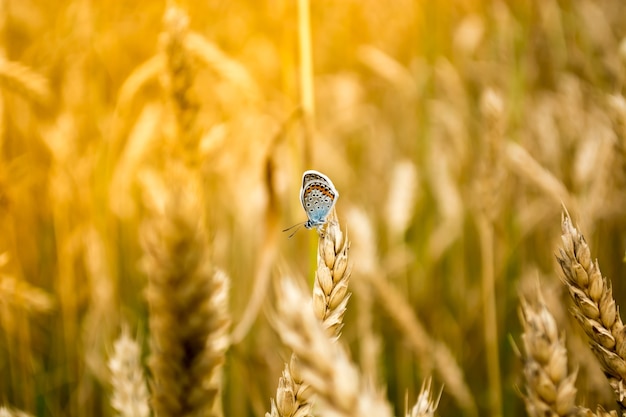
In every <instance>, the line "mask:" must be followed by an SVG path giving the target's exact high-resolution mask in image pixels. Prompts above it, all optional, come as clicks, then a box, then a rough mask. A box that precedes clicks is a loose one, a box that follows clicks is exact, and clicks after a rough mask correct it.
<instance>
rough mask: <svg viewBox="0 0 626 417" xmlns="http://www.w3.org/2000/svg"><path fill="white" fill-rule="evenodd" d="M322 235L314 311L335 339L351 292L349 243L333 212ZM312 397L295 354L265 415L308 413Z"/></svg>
mask: <svg viewBox="0 0 626 417" xmlns="http://www.w3.org/2000/svg"><path fill="white" fill-rule="evenodd" d="M319 236H320V238H319V241H318V246H317V270H316V272H315V282H314V283H313V311H314V312H315V316H316V317H317V318H318V320H319V321H320V323H321V324H322V327H323V328H324V330H325V331H326V335H327V336H328V337H329V338H330V340H331V341H333V342H335V341H337V339H339V336H340V335H341V328H342V327H343V316H344V314H345V312H346V307H347V304H348V300H349V299H350V295H351V294H350V293H349V292H348V282H349V280H350V273H351V270H350V268H349V265H348V250H349V248H350V242H349V240H348V238H347V236H344V235H343V233H342V232H341V228H340V226H339V223H338V222H337V220H336V216H335V214H334V212H333V214H332V216H330V218H329V220H328V222H327V223H326V225H325V226H324V227H323V228H322V229H320V232H319ZM310 397H311V390H310V389H309V385H308V384H306V383H305V381H303V380H302V377H301V375H300V370H299V367H298V358H297V357H296V356H295V355H292V356H291V360H290V361H289V364H285V369H284V370H283V374H282V376H281V377H280V380H279V382H278V388H277V389H276V400H272V402H271V410H270V413H266V417H292V416H293V417H301V416H308V415H309V413H310V411H311V407H312V404H311V401H310V400H311V398H310Z"/></svg>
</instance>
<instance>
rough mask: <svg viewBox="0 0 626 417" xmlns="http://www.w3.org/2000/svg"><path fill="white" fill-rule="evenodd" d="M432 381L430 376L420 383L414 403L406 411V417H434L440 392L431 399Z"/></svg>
mask: <svg viewBox="0 0 626 417" xmlns="http://www.w3.org/2000/svg"><path fill="white" fill-rule="evenodd" d="M432 382H433V380H432V378H428V379H427V380H426V381H425V382H424V383H423V384H422V389H421V390H420V393H419V395H418V396H417V400H415V405H414V406H413V408H411V409H410V410H408V411H407V412H406V417H434V415H435V411H437V406H438V405H439V400H440V399H441V392H440V393H439V396H438V397H437V398H436V399H433V391H432Z"/></svg>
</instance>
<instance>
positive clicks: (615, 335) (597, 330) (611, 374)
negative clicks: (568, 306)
mask: <svg viewBox="0 0 626 417" xmlns="http://www.w3.org/2000/svg"><path fill="white" fill-rule="evenodd" d="M561 226H562V232H563V234H562V236H561V247H560V248H559V253H558V255H557V260H558V262H559V264H560V266H561V270H562V271H563V276H564V283H565V284H566V285H567V287H568V289H569V294H570V296H571V298H572V300H573V301H574V308H573V313H574V317H576V319H577V320H578V322H579V324H580V325H581V327H582V328H583V330H585V333H586V334H587V336H588V338H589V342H590V344H591V349H592V350H593V352H594V353H595V355H596V357H597V358H598V360H599V361H600V363H601V364H602V366H603V368H604V371H605V374H606V377H607V379H608V380H609V383H610V385H611V387H612V388H613V391H614V392H615V397H616V400H617V402H618V404H619V405H620V407H621V408H622V410H626V398H625V395H626V389H625V387H624V378H626V360H625V359H626V329H625V328H624V325H623V323H622V319H621V318H620V316H619V313H618V309H617V305H616V303H615V300H614V299H613V294H612V289H611V283H610V281H609V280H608V279H606V278H603V277H602V273H601V272H600V265H599V264H598V261H597V260H596V261H595V262H594V261H593V260H592V259H591V251H590V250H589V246H588V245H587V242H586V241H585V238H584V236H583V235H582V234H581V233H580V232H579V231H578V230H577V229H576V228H575V227H574V226H573V225H572V220H571V219H570V217H569V215H567V214H563V218H562V222H561Z"/></svg>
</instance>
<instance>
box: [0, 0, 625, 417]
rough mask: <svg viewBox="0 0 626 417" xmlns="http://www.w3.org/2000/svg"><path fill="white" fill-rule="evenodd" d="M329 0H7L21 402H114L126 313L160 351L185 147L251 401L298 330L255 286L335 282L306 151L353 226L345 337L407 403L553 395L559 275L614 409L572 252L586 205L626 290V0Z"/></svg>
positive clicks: (93, 410)
mask: <svg viewBox="0 0 626 417" xmlns="http://www.w3.org/2000/svg"><path fill="white" fill-rule="evenodd" d="M303 4H306V2H303V1H301V2H296V1H282V0H268V1H259V2H248V1H237V0H235V1H212V0H207V1H203V2H195V1H188V2H183V1H181V2H179V3H178V6H179V8H178V9H176V10H178V11H177V12H171V10H172V7H168V6H172V5H173V3H166V2H164V1H138V2H121V1H113V2H106V3H105V2H102V3H100V2H93V1H88V0H68V1H66V0H60V1H56V2H45V1H33V0H3V1H0V97H1V100H0V375H2V377H0V404H6V405H11V406H13V407H16V408H19V409H22V410H24V411H27V412H29V413H32V414H33V415H37V416H61V415H63V416H78V415H103V416H108V415H114V411H113V409H112V408H111V406H110V404H109V396H110V392H111V386H110V382H109V374H108V369H107V360H108V357H109V355H110V353H111V351H112V344H113V341H114V340H115V339H116V338H117V337H118V335H119V334H120V330H121V328H122V326H123V325H126V326H128V327H129V328H130V329H131V333H132V334H134V335H137V336H138V337H139V340H141V341H142V342H143V345H144V350H143V352H144V355H145V356H147V355H148V354H149V352H148V350H149V349H148V344H147V342H146V340H147V338H148V308H147V305H146V299H145V287H146V276H145V274H144V272H143V270H142V268H141V265H140V260H141V259H142V255H143V251H142V246H141V243H140V235H141V229H142V225H143V224H144V223H145V221H144V219H145V218H146V215H147V213H148V212H149V211H150V203H149V201H148V200H149V198H148V197H147V196H148V195H151V194H158V189H159V184H161V183H162V182H163V181H166V180H167V179H168V178H169V175H170V171H169V166H170V162H168V161H170V160H172V159H175V160H177V161H184V163H185V164H186V165H187V166H188V167H189V170H191V171H193V172H195V173H197V174H198V175H199V176H200V178H201V179H202V180H201V184H202V193H203V195H204V200H203V201H204V208H205V211H204V212H203V213H198V215H199V216H204V217H206V220H205V223H206V228H207V230H208V236H209V241H210V248H211V260H212V262H213V264H214V265H215V267H216V268H219V269H222V270H223V271H225V272H226V273H227V274H228V276H229V277H230V279H231V297H230V306H231V314H232V321H233V331H234V332H235V333H234V334H235V336H236V337H235V340H234V344H233V346H232V347H231V349H230V350H229V352H228V354H227V362H226V365H225V368H224V386H223V393H222V399H223V405H224V410H225V415H229V416H262V415H264V413H265V412H266V411H268V410H269V405H270V398H271V397H274V396H275V392H276V387H277V383H278V377H279V376H280V372H281V370H282V367H283V363H284V361H285V360H288V358H289V355H290V352H289V351H288V350H287V349H286V348H285V347H283V346H282V345H281V344H280V341H279V338H277V337H276V334H275V332H274V330H272V328H271V326H270V325H269V324H268V320H267V318H266V313H267V312H268V311H271V310H272V302H271V297H270V298H268V299H265V298H264V300H265V301H264V302H263V303H261V304H259V305H258V306H254V308H250V305H251V304H254V303H253V302H252V301H251V300H254V299H255V294H256V298H258V297H259V294H265V292H264V291H265V290H267V287H268V285H269V284H268V282H269V280H270V279H271V278H273V277H279V276H282V275H292V276H294V277H297V278H298V279H301V280H302V282H303V283H304V282H306V283H308V284H309V285H310V283H311V282H312V279H313V274H314V268H315V256H316V242H317V235H316V234H315V233H314V232H311V231H306V230H303V231H300V232H298V233H297V234H296V235H295V236H294V237H293V238H291V239H288V238H287V235H286V234H282V233H281V230H282V229H284V228H286V227H288V226H291V225H292V224H294V223H297V222H300V221H303V220H305V213H304V211H303V210H302V208H301V206H300V202H299V189H300V181H301V175H302V172H303V171H304V170H306V169H316V170H319V171H321V172H323V173H325V174H326V175H328V176H329V177H330V178H331V179H332V181H333V182H334V184H335V185H336V187H337V189H338V190H339V193H340V198H339V200H338V203H337V206H336V208H337V212H338V218H339V222H340V224H341V226H342V228H344V229H347V231H348V235H349V238H350V240H351V245H352V246H351V252H350V259H351V262H352V266H353V273H352V279H351V283H352V285H353V288H352V291H353V292H354V294H353V297H352V299H351V300H350V304H349V306H348V313H347V316H346V319H345V327H344V329H343V335H342V340H343V342H344V343H346V344H347V345H348V346H349V347H350V350H351V354H352V358H353V360H354V361H356V362H357V363H358V364H359V365H360V366H361V369H362V371H363V372H364V374H365V375H366V376H368V377H369V378H371V379H372V380H373V381H374V383H375V385H377V386H379V387H384V388H385V389H386V392H387V397H388V399H389V401H390V403H391V404H393V405H394V407H395V410H394V411H395V415H403V413H404V411H405V406H406V404H407V403H406V399H405V398H408V404H412V403H413V402H414V400H415V397H416V395H417V393H418V391H419V388H420V386H421V384H422V381H424V380H425V379H426V378H427V377H428V376H430V375H433V377H434V386H435V387H436V388H437V389H438V388H439V387H441V386H442V385H444V388H443V395H442V399H441V404H440V406H439V410H438V414H439V415H441V416H447V415H468V416H475V415H494V416H497V415H506V416H522V415H525V411H524V403H523V400H522V399H521V398H520V391H521V390H522V386H523V380H522V373H521V369H522V368H521V362H520V360H519V358H518V357H517V356H516V354H515V351H516V348H515V346H516V345H517V344H518V343H519V337H520V336H519V335H520V325H519V321H518V316H517V314H518V313H517V311H518V305H519V294H520V293H525V292H527V291H529V290H533V289H534V288H536V287H537V286H541V287H542V288H543V292H544V295H545V297H546V299H547V301H548V304H549V307H550V309H551V311H552V312H553V314H555V315H556V316H557V319H558V321H559V324H560V326H561V329H562V331H563V332H564V333H566V335H567V339H566V340H567V343H568V348H569V355H570V356H569V357H570V366H571V368H572V369H574V368H575V367H579V378H578V388H579V396H578V403H579V404H582V405H586V406H588V407H590V408H595V405H596V404H603V405H605V406H606V407H607V408H612V406H613V404H614V401H613V399H612V397H611V395H612V394H611V392H610V389H609V388H608V384H607V383H606V380H604V378H603V376H602V372H601V371H600V369H599V367H598V365H597V364H596V363H595V361H594V360H593V359H591V358H592V356H591V353H590V351H589V349H588V347H587V345H586V342H585V341H584V339H583V338H582V337H581V335H582V332H581V331H580V330H579V329H578V328H577V327H576V326H574V325H572V324H571V323H572V318H571V317H570V314H569V312H568V308H569V307H568V302H569V300H567V299H566V298H565V297H564V295H565V294H564V289H563V288H562V285H561V283H560V282H559V275H558V274H557V268H556V262H555V257H554V254H555V252H556V248H557V245H558V243H559V236H560V219H561V212H562V209H563V208H562V207H563V206H565V207H567V209H568V210H569V212H570V214H571V215H572V217H573V219H574V222H575V223H576V224H578V225H579V226H580V229H581V231H582V232H583V233H584V234H585V236H586V238H587V241H588V243H589V245H590V247H591V251H592V256H593V257H597V258H598V260H599V262H600V267H601V269H602V271H603V274H604V275H606V276H608V277H609V278H610V279H612V282H613V285H614V290H613V291H614V295H615V298H616V300H617V302H618V303H622V305H623V303H624V302H626V295H625V291H626V284H624V283H623V281H622V280H621V278H622V277H624V258H625V253H626V248H625V246H626V242H625V238H626V235H625V233H624V230H625V221H626V218H625V216H624V213H625V212H624V207H626V205H625V204H626V200H625V197H626V195H625V190H626V188H625V185H626V182H625V173H626V171H625V167H626V165H625V162H626V100H625V99H624V97H623V95H622V93H623V89H624V85H623V84H624V80H625V79H626V78H625V77H626V72H625V69H626V67H625V64H626V37H625V35H626V25H625V24H624V22H626V4H625V3H624V2H622V1H620V0H525V1H513V0H511V1H487V0H484V1H480V0H465V1H464V0H451V1H440V2H432V1H406V0H399V1H394V2H380V1H369V0H364V1H342V2H336V1H324V0H321V1H315V2H311V4H310V8H309V15H308V17H307V16H306V15H302V14H299V12H300V13H302V10H303V9H299V5H300V7H302V5H303ZM307 24H308V25H307ZM307 26H308V28H307ZM307 45H309V46H310V49H308V48H307ZM303 47H304V49H303ZM309 60H310V65H309V64H307V62H309ZM309 70H310V71H309ZM150 198H152V199H153V198H154V196H152V197H150ZM268 277H269V278H268ZM259 282H260V283H261V284H258V283H259ZM255 284H258V285H257V286H256V287H255ZM389 294H391V295H389ZM394 297H395V298H394ZM398 299H399V300H401V301H402V303H400V305H399V307H398V303H396V302H393V301H394V300H395V301H397V300H398ZM257 307H258V308H257ZM403 307H408V308H409V309H408V310H406V309H405V310H402V308H403ZM398 309H400V310H398ZM406 311H409V312H410V313H411V314H409V316H408V317H407V316H406V315H402V313H406ZM244 317H246V320H245V322H244V323H243V324H242V318H244Z"/></svg>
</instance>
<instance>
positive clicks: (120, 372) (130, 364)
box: [109, 330, 150, 417]
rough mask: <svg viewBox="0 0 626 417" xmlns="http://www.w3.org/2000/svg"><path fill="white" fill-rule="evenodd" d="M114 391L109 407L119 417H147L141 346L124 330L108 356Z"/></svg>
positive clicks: (148, 410)
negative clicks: (111, 354) (109, 356)
mask: <svg viewBox="0 0 626 417" xmlns="http://www.w3.org/2000/svg"><path fill="white" fill-rule="evenodd" d="M109 369H110V371H111V385H112V386H113V394H112V396H111V406H112V407H113V408H114V409H115V410H116V411H117V412H118V413H119V416H120V417H149V416H150V406H149V404H148V401H149V396H148V387H147V385H146V379H145V376H144V373H143V368H142V366H141V347H140V346H139V344H138V343H137V342H136V341H135V340H133V339H132V338H131V337H130V336H129V334H128V331H127V330H123V331H122V334H121V335H120V337H119V338H118V339H117V340H116V341H115V344H114V345H113V356H111V358H110V359H109Z"/></svg>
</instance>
